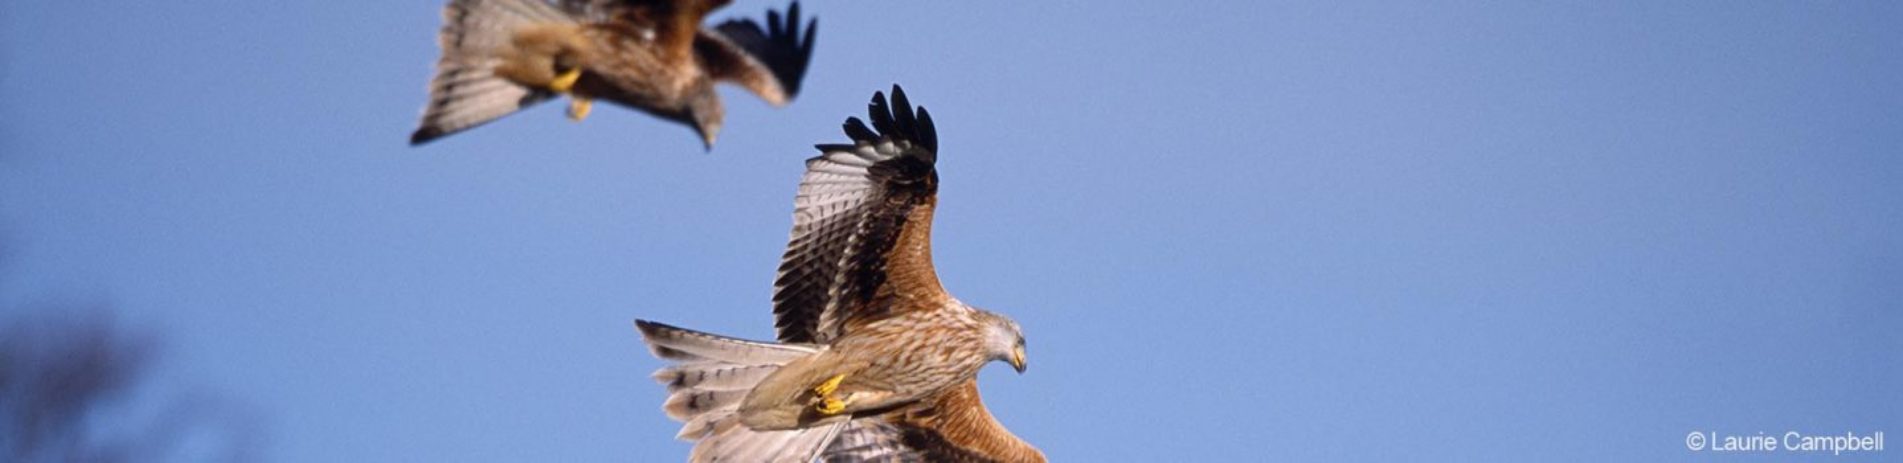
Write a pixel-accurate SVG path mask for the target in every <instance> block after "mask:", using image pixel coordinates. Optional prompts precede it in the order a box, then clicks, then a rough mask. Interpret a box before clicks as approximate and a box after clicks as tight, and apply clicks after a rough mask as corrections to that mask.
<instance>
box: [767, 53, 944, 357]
mask: <svg viewBox="0 0 1903 463" xmlns="http://www.w3.org/2000/svg"><path fill="white" fill-rule="evenodd" d="M869 116H870V119H871V120H872V126H871V127H870V128H868V127H867V126H866V123H865V122H864V121H861V120H859V118H856V117H855V118H850V119H847V120H846V124H845V129H846V135H847V136H849V137H851V138H852V144H836V145H819V146H818V148H819V150H820V151H821V152H822V154H820V155H819V156H818V157H814V158H812V159H808V160H807V161H806V175H805V177H804V178H803V179H802V180H801V181H800V186H799V195H798V197H797V198H795V200H794V209H793V231H792V234H791V237H790V238H789V239H788V242H787V246H786V254H785V256H784V257H782V259H781V263H780V273H779V277H778V278H777V279H776V280H775V281H774V294H773V313H774V321H775V326H777V327H778V331H779V340H780V341H781V342H793V343H822V344H823V343H828V342H830V341H831V340H833V339H835V338H837V337H838V336H839V335H840V333H841V331H843V330H844V329H845V327H846V326H847V325H849V324H851V323H857V322H864V321H868V320H873V319H877V318H880V317H883V316H885V315H889V314H884V313H875V312H873V311H874V310H875V307H874V304H871V302H872V301H873V299H874V296H875V295H877V294H879V293H880V291H881V290H882V289H884V290H886V291H888V294H889V293H890V292H899V293H916V294H915V295H923V296H928V297H940V298H942V297H944V295H943V292H944V290H943V289H942V288H939V287H938V282H937V275H936V274H934V273H932V271H931V267H932V263H931V250H930V248H929V246H928V244H929V241H930V239H929V238H930V237H929V235H930V230H931V228H930V227H931V205H932V203H933V199H934V197H935V195H936V194H937V191H938V173H937V171H936V169H935V168H934V164H935V162H936V161H937V154H936V153H937V149H938V136H937V133H936V131H935V129H934V128H933V127H932V118H931V115H930V114H929V113H927V112H925V109H924V108H918V111H917V113H916V114H915V113H914V112H913V109H912V106H911V102H909V101H907V100H906V98H905V93H904V91H903V90H901V89H899V87H898V86H896V85H895V86H893V87H892V104H889V105H888V104H887V103H886V99H885V95H884V94H874V95H873V97H872V103H871V107H870V111H869ZM901 243H904V244H905V245H904V246H901ZM892 276H900V277H902V278H899V279H896V280H895V279H892V278H889V277H892ZM889 280H892V281H889ZM888 284H891V285H892V287H886V286H887V285H888ZM876 309H877V310H881V311H883V310H891V309H893V308H891V307H876ZM898 310H903V309H902V308H900V309H898Z"/></svg>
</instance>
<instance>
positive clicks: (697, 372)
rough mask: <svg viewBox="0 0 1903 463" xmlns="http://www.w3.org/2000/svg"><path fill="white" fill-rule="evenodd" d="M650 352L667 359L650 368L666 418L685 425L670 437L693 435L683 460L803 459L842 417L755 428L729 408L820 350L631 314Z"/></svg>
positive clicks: (821, 443)
mask: <svg viewBox="0 0 1903 463" xmlns="http://www.w3.org/2000/svg"><path fill="white" fill-rule="evenodd" d="M634 325H635V328H636V329H639V330H640V331H641V335H642V336H643V337H645V338H646V339H647V342H648V348H649V349H651V350H653V351H654V356H656V357H660V358H662V359H665V360H669V361H672V362H674V364H673V365H669V366H667V367H664V368H661V369H660V370H656V371H655V372H654V380H655V381H658V382H660V383H661V384H664V385H666V386H667V391H668V397H667V403H666V405H664V406H663V407H662V409H663V410H665V411H666V412H667V416H668V418H673V419H675V420H677V421H681V422H683V423H685V424H683V425H682V426H681V432H680V434H678V435H677V436H676V437H678V438H680V439H685V440H690V441H697V443H696V444H695V445H694V451H693V453H692V454H691V456H690V457H689V460H690V461H696V462H704V461H773V462H780V461H798V462H810V461H813V459H814V458H815V457H816V456H817V455H818V454H819V452H820V451H821V450H823V449H824V448H825V447H826V445H827V444H828V443H830V442H831V441H832V440H833V437H834V436H835V435H837V434H838V433H839V430H840V428H842V427H843V426H844V425H845V424H846V423H845V422H840V423H837V424H830V425H824V426H816V427H812V428H805V429H793V430H786V431H754V430H752V429H748V428H747V427H746V425H743V424H740V419H739V417H738V416H736V415H735V412H736V411H738V410H739V409H740V402H741V401H742V400H744V399H746V397H747V392H749V391H752V390H753V386H754V385H756V384H759V383H760V380H762V379H766V377H767V375H770V374H773V372H774V371H777V370H779V369H780V366H781V365H785V364H786V363H787V362H791V361H793V360H795V359H799V358H802V357H806V356H809V355H813V354H816V353H819V349H817V348H814V347H811V346H805V345H798V344H777V343H767V342H757V341H748V340H744V339H736V338H730V337H726V336H720V335H714V334H708V333H703V332H699V331H694V330H689V329H684V328H677V327H673V326H668V325H664V324H660V323H654V322H650V321H646V320H636V321H635V322H634Z"/></svg>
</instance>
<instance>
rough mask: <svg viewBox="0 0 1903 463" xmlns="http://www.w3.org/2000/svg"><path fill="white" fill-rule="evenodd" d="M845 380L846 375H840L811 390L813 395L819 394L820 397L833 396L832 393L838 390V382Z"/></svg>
mask: <svg viewBox="0 0 1903 463" xmlns="http://www.w3.org/2000/svg"><path fill="white" fill-rule="evenodd" d="M845 380H846V374H845V373H840V374H838V375H836V376H833V377H832V378H828V379H827V380H826V382H823V383H819V386H816V387H814V388H813V393H814V394H819V396H820V397H826V396H830V395H833V391H837V390H839V382H840V381H845Z"/></svg>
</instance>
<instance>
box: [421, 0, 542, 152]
mask: <svg viewBox="0 0 1903 463" xmlns="http://www.w3.org/2000/svg"><path fill="white" fill-rule="evenodd" d="M576 21H577V19H576V17H575V16H574V15H571V14H569V13H567V12H564V11H562V10H561V9H560V8H558V7H556V6H555V5H552V4H549V3H547V2H544V1H543V0H452V1H450V2H449V6H446V7H443V31H442V32H441V33H440V34H439V35H438V36H437V39H438V41H439V42H441V43H440V44H441V46H442V48H443V57H442V59H441V60H440V61H437V63H436V76H435V77H434V78H432V79H430V92H429V93H430V99H429V104H428V105H426V106H424V107H423V121H422V123H421V124H419V125H418V126H417V128H416V132H414V133H411V134H410V144H411V145H420V144H423V143H427V142H429V141H430V140H435V139H437V138H442V137H444V136H448V135H450V134H453V133H456V132H460V131H463V130H467V129H469V128H471V127H475V126H478V125H482V124H483V123H485V122H489V121H493V120H496V118H500V117H502V116H506V115H509V114H510V113H514V112H516V111H518V110H521V109H522V108H526V107H529V106H530V105H534V104H535V103H539V102H542V101H544V100H547V99H549V98H551V97H553V96H554V94H553V93H551V92H549V91H547V90H544V89H534V88H529V87H524V86H521V85H518V84H516V83H515V82H512V81H510V80H508V79H504V78H502V77H499V76H497V75H496V74H495V69H496V66H497V65H499V64H501V63H502V58H500V57H499V56H497V54H496V53H497V50H500V49H502V48H503V47H505V46H508V45H510V41H511V40H513V39H514V35H515V33H516V31H518V30H521V28H522V27H524V26H531V25H537V24H574V23H575V22H576Z"/></svg>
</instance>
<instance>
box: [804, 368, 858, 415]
mask: <svg viewBox="0 0 1903 463" xmlns="http://www.w3.org/2000/svg"><path fill="white" fill-rule="evenodd" d="M845 380H846V374H845V373H840V374H838V375H834V376H833V377H831V378H827V379H826V381H824V382H821V383H819V385H818V386H814V387H813V395H816V396H819V403H818V404H815V405H813V409H814V410H818V411H819V413H820V414H823V415H837V414H839V412H843V411H846V401H845V400H840V399H838V398H836V397H833V393H834V392H838V391H839V382H840V381H845ZM847 398H848V399H850V398H851V396H850V395H848V396H847Z"/></svg>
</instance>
